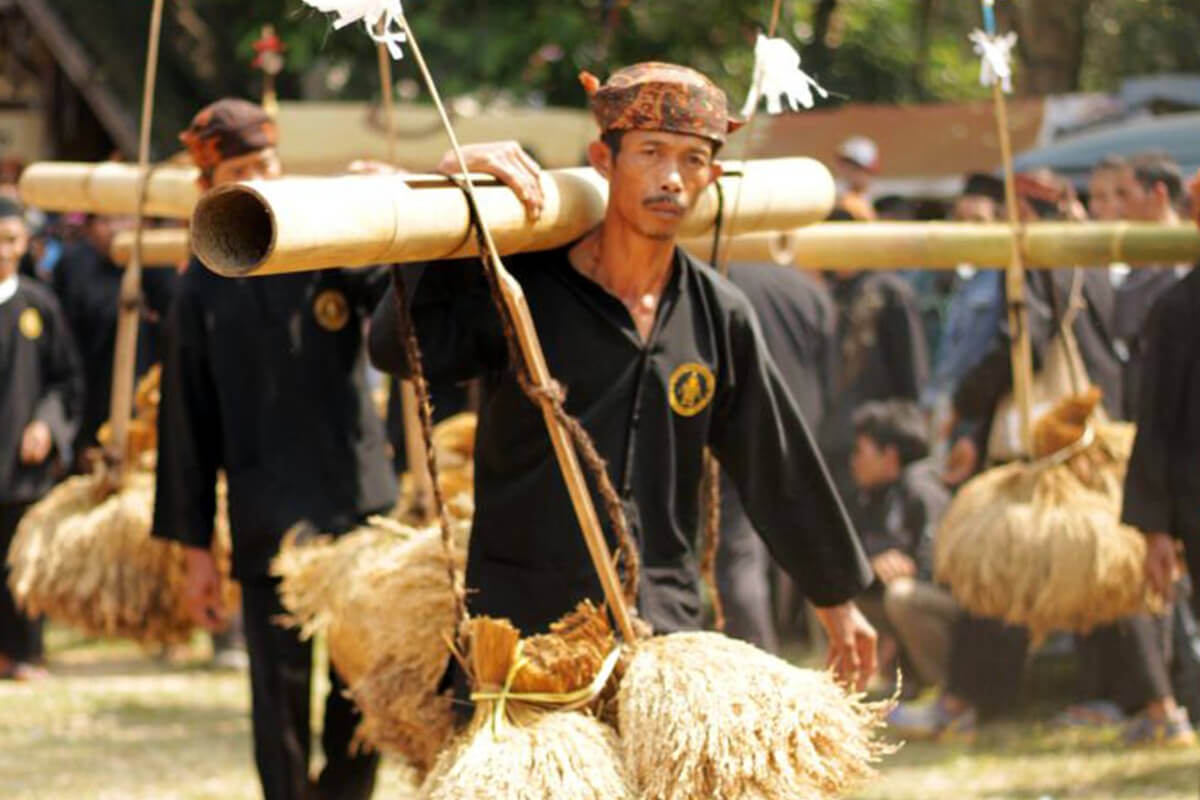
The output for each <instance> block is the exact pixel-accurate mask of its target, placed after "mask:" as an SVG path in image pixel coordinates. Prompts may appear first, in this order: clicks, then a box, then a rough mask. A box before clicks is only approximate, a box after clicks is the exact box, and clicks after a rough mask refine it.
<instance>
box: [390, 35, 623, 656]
mask: <svg viewBox="0 0 1200 800" xmlns="http://www.w3.org/2000/svg"><path fill="white" fill-rule="evenodd" d="M400 24H401V26H402V27H403V29H404V32H405V34H406V35H407V37H408V42H409V45H410V46H411V48H412V53H413V58H414V60H415V61H416V62H417V66H418V67H419V68H420V70H421V73H422V74H423V75H424V77H425V81H426V83H427V84H428V86H429V91H430V95H431V96H432V99H433V102H434V105H435V106H436V107H437V109H438V114H439V115H440V116H441V118H442V121H443V124H444V125H445V128H446V135H447V136H448V137H449V138H450V144H451V146H452V148H453V150H454V153H455V156H456V157H457V158H458V166H459V170H460V171H461V173H462V175H463V178H464V183H463V185H464V186H465V187H466V188H465V191H466V192H467V193H468V194H470V195H471V196H472V197H474V191H475V190H474V187H473V185H472V183H471V178H470V171H469V170H468V169H467V164H466V161H465V159H464V158H463V155H462V149H461V147H460V146H459V143H458V136H457V135H455V133H454V126H452V125H451V124H450V120H449V117H448V116H447V114H446V109H445V107H444V106H443V105H442V99H441V96H440V95H439V93H438V91H437V87H436V85H435V84H434V82H433V77H432V76H431V75H430V73H429V67H428V66H427V65H426V64H425V59H424V57H423V56H422V54H421V48H420V46H419V45H418V44H417V40H416V37H414V36H413V34H412V29H411V28H410V27H409V24H408V19H407V18H406V17H401V18H400ZM480 228H481V230H480V234H481V235H482V236H483V238H484V242H485V244H486V245H487V253H486V255H485V257H486V258H487V259H488V260H489V261H491V264H492V267H493V268H494V270H495V272H496V274H497V275H498V276H499V278H500V280H499V283H500V293H501V295H502V297H503V299H504V303H505V305H506V306H507V307H508V310H509V312H510V313H511V314H512V317H513V322H514V324H515V328H516V335H517V341H518V343H519V345H520V348H521V354H522V355H523V356H524V360H525V366H526V368H527V369H528V371H529V378H530V380H531V381H532V382H533V383H534V385H535V386H541V387H548V386H550V385H552V383H551V377H550V369H549V367H548V366H547V365H546V356H545V353H543V351H542V344H541V341H540V340H539V339H538V335H537V329H536V328H535V327H534V324H533V316H532V315H531V314H530V312H529V306H528V304H527V302H526V300H525V293H524V291H523V290H522V289H521V284H520V283H518V282H517V280H516V279H515V278H513V276H512V275H511V274H509V272H508V270H506V269H505V268H504V264H503V263H502V262H501V261H500V258H499V256H498V255H497V252H498V251H497V250H496V246H495V244H494V243H493V241H492V234H491V231H489V230H488V226H487V225H480ZM513 366H514V368H519V367H517V365H513ZM541 405H542V416H543V418H544V419H545V421H546V430H547V432H548V433H549V435H550V443H551V444H552V445H553V447H554V454H555V457H556V458H557V459H558V466H559V469H560V470H561V472H562V475H563V480H564V482H565V483H566V485H567V492H568V493H569V494H570V496H571V504H572V505H573V506H574V508H575V516H576V517H577V518H578V520H579V527H580V529H581V530H582V532H583V538H584V542H585V543H586V545H587V548H588V553H589V555H590V556H591V559H592V564H593V566H594V567H595V568H596V572H597V574H598V576H599V578H600V585H601V587H602V588H603V590H604V597H605V600H606V601H607V603H608V606H609V608H610V609H611V611H612V614H613V618H614V619H615V620H616V622H617V630H619V631H620V632H621V636H622V637H624V638H625V640H626V641H628V642H633V641H636V640H637V634H636V632H635V631H634V628H633V619H632V617H631V616H630V613H629V609H628V607H627V606H626V603H625V596H624V593H623V592H622V588H621V580H620V577H619V576H618V575H617V570H616V567H615V566H614V565H613V559H612V553H611V552H610V551H609V549H608V542H606V541H605V540H604V529H603V528H602V527H601V526H600V519H599V517H598V516H597V515H596V506H595V504H594V503H593V502H592V495H591V492H590V491H589V490H588V485H587V481H586V480H585V478H584V474H583V470H582V469H581V468H580V466H579V457H578V455H577V454H576V452H575V445H574V443H573V442H572V441H571V435H570V433H569V432H568V431H567V429H566V428H565V427H564V426H563V425H562V424H560V423H559V421H558V419H557V418H556V417H555V416H554V411H553V406H552V402H551V400H550V399H549V398H545V399H543V400H542V403H541Z"/></svg>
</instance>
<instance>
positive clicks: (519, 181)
mask: <svg viewBox="0 0 1200 800" xmlns="http://www.w3.org/2000/svg"><path fill="white" fill-rule="evenodd" d="M462 154H463V159H464V160H465V161H466V162H467V171H468V172H484V173H487V174H488V175H494V176H495V177H497V178H499V179H500V180H501V181H502V182H503V183H504V184H505V185H506V186H508V188H510V189H512V190H513V192H514V193H516V195H517V198H518V199H519V200H520V201H521V205H523V206H525V213H526V215H527V216H528V217H529V219H530V220H532V221H536V220H537V219H539V218H540V217H541V216H542V206H543V204H544V203H545V194H544V193H543V192H542V178H541V175H542V168H541V166H540V165H539V164H538V163H537V162H536V161H534V160H533V157H532V156H530V155H529V154H528V153H526V152H525V151H524V150H523V149H522V148H521V145H519V144H517V143H516V142H513V141H509V142H485V143H483V144H468V145H465V146H463V148H462ZM437 171H438V172H441V173H443V174H445V175H455V174H457V173H459V172H461V171H462V170H461V168H460V166H459V163H458V157H457V156H456V155H455V154H454V151H453V150H448V151H447V152H446V154H445V155H443V156H442V160H441V163H439V164H438V167H437Z"/></svg>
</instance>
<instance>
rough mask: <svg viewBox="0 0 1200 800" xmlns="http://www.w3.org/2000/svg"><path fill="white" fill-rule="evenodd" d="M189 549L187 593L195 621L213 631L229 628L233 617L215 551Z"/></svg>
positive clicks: (185, 589) (187, 551) (189, 609)
mask: <svg viewBox="0 0 1200 800" xmlns="http://www.w3.org/2000/svg"><path fill="white" fill-rule="evenodd" d="M185 550H186V553H187V583H186V585H185V587H184V595H185V598H186V600H187V607H188V612H189V613H190V614H191V615H192V621H193V622H195V623H196V624H197V625H199V626H200V627H201V628H204V629H205V630H207V631H210V632H212V633H218V632H220V631H223V630H225V628H226V627H227V626H228V625H229V618H228V616H227V615H226V613H225V599H224V592H223V591H222V586H221V573H220V572H219V571H218V570H217V562H216V560H215V559H214V558H213V554H212V553H211V552H210V551H209V550H206V549H204V548H201V547H188V548H185Z"/></svg>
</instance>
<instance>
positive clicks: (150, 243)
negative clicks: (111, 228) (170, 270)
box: [109, 228, 192, 269]
mask: <svg viewBox="0 0 1200 800" xmlns="http://www.w3.org/2000/svg"><path fill="white" fill-rule="evenodd" d="M136 240H137V237H136V236H135V235H134V232H133V231H121V232H120V233H118V234H117V235H116V236H114V237H113V242H112V247H111V248H109V257H110V258H111V259H112V260H113V262H114V263H116V264H119V265H121V266H125V265H127V264H129V262H130V261H132V260H133V244H134V242H135V241H136ZM191 254H192V242H191V239H190V238H189V237H188V230H187V228H151V229H149V230H144V231H142V268H143V269H145V268H146V267H173V266H175V265H176V264H180V263H182V262H184V261H187V260H188V258H189V257H190V256H191Z"/></svg>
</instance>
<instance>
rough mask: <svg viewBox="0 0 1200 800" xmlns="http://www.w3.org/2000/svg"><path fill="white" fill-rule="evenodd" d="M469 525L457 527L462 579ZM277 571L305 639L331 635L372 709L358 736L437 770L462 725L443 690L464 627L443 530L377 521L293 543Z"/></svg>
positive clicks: (333, 652) (356, 689)
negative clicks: (435, 765) (452, 646)
mask: <svg viewBox="0 0 1200 800" xmlns="http://www.w3.org/2000/svg"><path fill="white" fill-rule="evenodd" d="M469 530H470V527H469V525H468V524H467V523H464V522H457V523H455V525H454V541H453V553H454V564H453V567H454V570H455V574H458V575H461V574H462V572H463V569H464V566H465V563H466V549H467V539H468V535H469ZM271 570H272V574H274V575H277V576H279V577H281V578H282V583H281V586H280V596H281V598H282V600H283V605H284V608H286V609H287V610H288V612H289V614H290V615H291V616H290V618H289V620H288V621H289V622H290V623H291V624H293V625H297V626H299V627H300V628H301V634H302V635H303V636H306V637H307V636H312V635H314V634H316V633H324V634H325V635H326V638H327V640H328V645H329V658H330V661H331V662H332V663H333V665H334V668H335V669H337V671H338V674H340V675H341V676H342V678H343V680H345V681H346V684H347V685H348V686H349V687H350V693H351V695H352V696H353V697H354V700H355V702H356V703H357V704H358V705H359V707H360V709H362V712H363V721H362V724H361V726H360V728H359V731H358V734H357V735H358V739H359V741H360V742H361V743H363V744H366V745H369V746H373V747H376V748H378V749H380V750H385V751H389V752H393V753H397V754H399V755H401V756H403V757H404V758H405V759H407V760H408V761H409V762H410V763H411V764H413V765H414V766H416V767H417V768H418V769H422V770H424V769H428V767H429V765H430V764H431V763H432V761H433V758H434V757H435V756H436V754H437V753H438V751H440V750H441V748H442V747H443V746H444V745H445V743H446V742H447V741H448V740H449V737H450V735H451V733H452V731H453V724H454V717H453V713H452V711H451V708H450V700H449V698H448V697H447V696H444V695H442V694H440V693H439V692H438V686H439V684H440V682H441V680H442V676H443V675H444V674H445V672H446V667H447V665H448V663H449V660H450V655H451V651H450V642H451V641H452V640H453V637H454V634H455V624H456V620H455V611H454V605H453V601H452V597H453V596H452V594H451V591H450V586H449V572H448V569H447V564H446V557H445V553H444V551H443V548H442V541H441V534H440V532H439V530H438V529H437V528H436V527H430V528H425V529H420V530H418V529H414V528H410V527H408V526H405V525H402V524H401V523H398V522H395V521H393V520H389V519H384V518H380V517H374V518H372V519H371V520H370V523H369V524H368V525H367V526H365V527H363V528H360V529H358V530H357V531H354V532H352V533H349V534H347V535H346V536H343V537H341V538H339V539H336V540H331V539H330V538H328V537H318V538H317V539H316V540H314V541H311V542H308V543H305V544H297V543H296V542H295V541H294V540H290V541H289V542H287V543H285V545H284V547H283V548H282V550H281V551H280V554H279V555H278V556H276V558H275V561H274V562H273V563H272V566H271Z"/></svg>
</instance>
